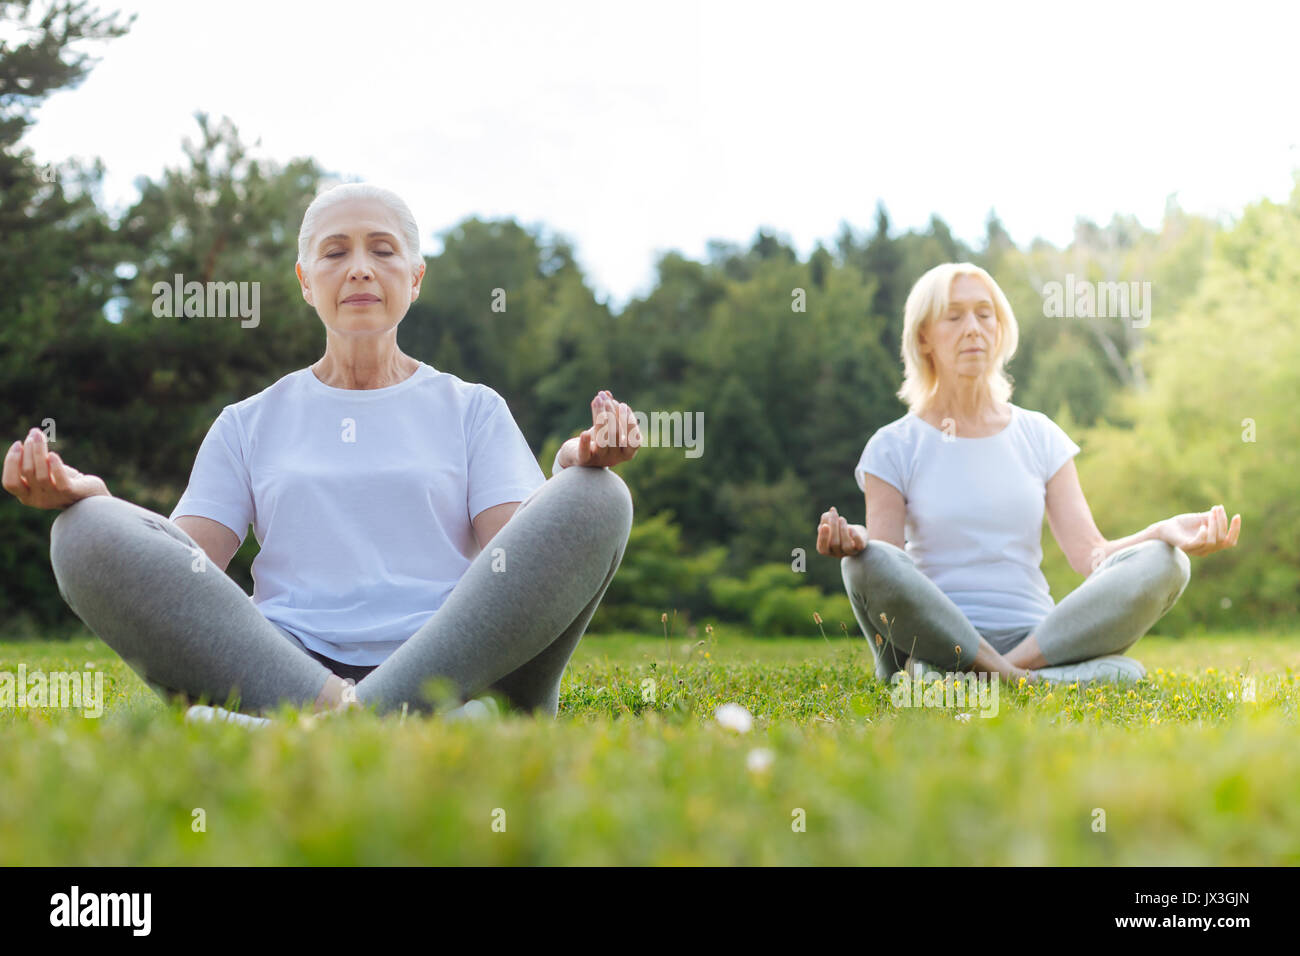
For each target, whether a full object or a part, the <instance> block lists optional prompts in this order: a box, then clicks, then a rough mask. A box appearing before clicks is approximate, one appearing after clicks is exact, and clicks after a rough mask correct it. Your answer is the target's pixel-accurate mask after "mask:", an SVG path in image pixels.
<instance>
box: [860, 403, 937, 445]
mask: <svg viewBox="0 0 1300 956" xmlns="http://www.w3.org/2000/svg"><path fill="white" fill-rule="evenodd" d="M922 425H924V422H922V421H921V420H920V419H919V418H917V417H916V416H915V415H913V414H911V413H910V412H909V413H908V414H906V415H904V416H902V417H901V418H896V419H894V420H893V421H892V422H890V423H889V424H887V425H881V426H880V427H879V428H877V429H876V431H875V433H874V434H872V436H871V437H870V438H869V439H867V448H869V449H873V450H874V449H876V448H893V447H910V446H911V445H914V444H915V443H916V441H917V439H918V437H920V435H921V429H920V427H919V426H922Z"/></svg>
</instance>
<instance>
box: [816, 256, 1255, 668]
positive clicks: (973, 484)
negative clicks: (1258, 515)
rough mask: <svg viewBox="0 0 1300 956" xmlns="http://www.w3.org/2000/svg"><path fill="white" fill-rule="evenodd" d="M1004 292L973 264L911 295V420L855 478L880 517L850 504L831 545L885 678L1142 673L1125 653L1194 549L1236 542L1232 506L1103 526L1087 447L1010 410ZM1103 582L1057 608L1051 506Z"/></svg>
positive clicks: (828, 523)
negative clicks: (1118, 533)
mask: <svg viewBox="0 0 1300 956" xmlns="http://www.w3.org/2000/svg"><path fill="white" fill-rule="evenodd" d="M1018 334H1019V333H1018V329H1017V326H1016V320H1015V315H1014V314H1013V313H1012V310H1011V306H1010V304H1009V303H1008V302H1007V299H1006V296H1005V295H1004V294H1003V292H1002V290H1001V289H1000V288H999V287H998V285H997V283H996V282H994V281H993V278H992V276H990V275H989V274H988V273H987V272H985V271H984V270H983V269H981V268H979V267H978V266H975V265H971V264H969V263H948V264H945V265H941V266H936V267H935V268H933V269H931V270H930V271H929V272H927V273H926V274H925V275H923V276H922V277H921V278H920V279H919V280H918V281H917V283H916V285H915V286H913V288H912V291H911V293H910V294H909V295H908V297H907V304H906V306H905V309H904V320H903V336H902V338H903V345H902V353H903V362H904V381H903V385H902V388H901V389H900V390H899V398H901V399H903V400H904V401H905V402H906V403H907V405H908V407H909V409H910V411H909V412H908V413H907V415H905V416H903V417H902V418H900V419H898V420H897V421H894V422H891V423H890V424H888V425H885V426H884V427H882V428H880V429H879V430H878V431H877V432H876V433H875V434H874V435H873V436H872V437H871V439H870V440H869V441H868V442H867V444H866V447H865V448H864V449H863V452H862V456H861V458H860V460H859V462H858V465H857V467H856V468H855V469H854V477H855V478H856V480H857V483H858V487H859V488H861V489H862V490H863V492H864V493H865V495H866V509H867V524H866V526H865V527H864V526H862V525H850V524H849V523H848V522H847V521H846V519H845V518H844V517H843V516H841V515H840V514H839V512H838V511H837V510H836V509H835V508H831V509H830V510H829V511H827V512H826V513H825V514H823V515H822V517H821V521H820V523H819V525H818V528H817V550H818V551H819V552H820V553H822V554H827V555H831V556H834V557H838V558H840V559H841V561H840V568H841V572H842V576H843V579H844V586H845V588H846V589H847V590H848V593H849V598H850V600H851V601H852V604H853V613H854V616H855V617H856V618H857V620H858V624H859V625H860V626H861V628H862V631H863V634H864V635H865V636H866V638H867V641H868V643H869V644H870V645H871V648H872V651H873V653H874V654H875V658H876V660H875V664H876V675H877V676H878V677H880V678H882V679H885V680H888V679H890V678H892V677H893V675H894V674H896V673H898V672H899V671H907V672H909V673H911V674H913V675H914V676H916V675H917V674H918V673H920V674H922V675H924V674H925V673H929V672H933V671H945V670H946V671H965V670H972V669H973V670H975V671H977V672H980V673H990V674H998V675H1000V676H1001V677H1003V678H1007V679H1019V678H1024V679H1025V680H1026V681H1027V682H1031V683H1032V682H1035V681H1038V680H1040V679H1041V680H1050V681H1066V682H1068V681H1091V680H1099V679H1103V680H1138V679H1140V678H1141V677H1143V676H1145V673H1146V671H1145V670H1144V669H1143V667H1142V665H1141V664H1140V663H1138V662H1137V661H1136V660H1133V659H1132V658H1130V657H1125V656H1122V653H1123V652H1124V651H1125V650H1127V649H1128V648H1129V647H1131V646H1132V645H1133V644H1134V643H1136V642H1137V640H1138V638H1140V637H1141V636H1142V635H1143V634H1145V633H1146V632H1147V631H1148V630H1149V629H1150V628H1151V626H1152V625H1153V624H1155V622H1156V621H1157V620H1159V619H1160V618H1161V617H1162V616H1163V615H1164V614H1165V613H1166V612H1167V611H1168V610H1169V609H1170V608H1171V607H1172V606H1173V605H1174V602H1175V601H1177V600H1178V598H1179V597H1180V596H1181V595H1182V593H1183V590H1184V589H1185V588H1186V587H1187V583H1188V580H1189V578H1190V574H1191V565H1190V561H1189V560H1188V555H1204V554H1210V553H1211V552H1213V551H1217V550H1219V549H1221V548H1230V547H1233V546H1235V545H1236V543H1237V536H1238V534H1239V533H1240V530H1241V516H1240V515H1235V516H1233V519H1232V522H1231V525H1229V523H1228V519H1227V513H1226V512H1225V511H1224V509H1223V506H1222V505H1216V506H1215V507H1213V508H1211V509H1210V510H1209V511H1205V512H1194V513H1189V514H1181V515H1176V516H1174V517H1172V518H1166V519H1164V520H1163V521H1157V522H1156V523H1154V524H1152V525H1150V526H1149V527H1147V528H1145V529H1143V530H1142V531H1139V532H1137V533H1136V534H1132V535H1129V536H1128V537H1125V538H1119V539H1117V540H1107V539H1106V538H1104V537H1103V536H1102V534H1101V532H1100V531H1098V530H1097V525H1096V524H1095V522H1094V521H1093V518H1092V513H1091V511H1090V510H1089V508H1088V503H1087V501H1086V500H1085V499H1084V496H1083V491H1082V489H1081V488H1080V486H1079V476H1078V472H1077V471H1076V470H1075V466H1074V460H1073V459H1074V456H1075V455H1076V454H1077V453H1078V452H1079V446H1078V445H1076V444H1075V443H1074V442H1073V441H1071V440H1070V437H1069V436H1068V435H1066V434H1065V432H1064V431H1062V430H1061V428H1060V427H1059V426H1057V425H1056V423H1054V422H1053V421H1052V420H1051V419H1049V418H1048V417H1047V416H1046V415H1044V414H1042V413H1041V412H1035V411H1031V410H1029V409H1026V408H1021V407H1019V406H1017V405H1013V404H1011V403H1010V401H1009V399H1010V397H1011V383H1010V381H1009V380H1008V379H1007V377H1006V375H1005V373H1004V372H1003V365H1004V364H1005V363H1006V361H1007V360H1009V359H1010V358H1011V356H1012V355H1013V354H1014V353H1015V350H1016V345H1017V341H1018ZM1044 510H1046V513H1047V520H1048V523H1049V525H1050V527H1051V529H1052V533H1053V535H1055V537H1056V541H1057V543H1058V544H1059V545H1060V546H1061V550H1062V551H1063V552H1064V553H1065V555H1066V557H1067V558H1068V559H1069V561H1070V566H1071V567H1072V568H1073V569H1074V570H1075V571H1076V572H1078V573H1079V574H1083V575H1087V580H1085V581H1084V582H1083V584H1081V585H1080V586H1079V587H1078V588H1076V589H1075V590H1074V591H1073V592H1071V593H1070V594H1069V595H1067V596H1066V597H1065V599H1064V600H1062V601H1061V603H1060V604H1059V605H1057V604H1054V603H1053V601H1052V597H1051V594H1050V592H1049V589H1048V586H1047V580H1046V578H1044V577H1043V573H1042V571H1041V570H1040V569H1039V564H1040V562H1041V561H1042V556H1043V555H1042V547H1041V538H1042V526H1043V513H1044Z"/></svg>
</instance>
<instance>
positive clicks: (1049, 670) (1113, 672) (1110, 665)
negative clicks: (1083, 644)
mask: <svg viewBox="0 0 1300 956" xmlns="http://www.w3.org/2000/svg"><path fill="white" fill-rule="evenodd" d="M1037 673H1038V676H1039V678H1041V679H1042V680H1045V681H1048V682H1050V683H1053V684H1073V683H1075V682H1078V683H1080V684H1089V683H1093V682H1094V681H1109V682H1111V683H1114V684H1119V683H1123V682H1125V681H1139V680H1141V679H1142V678H1144V677H1146V676H1147V671H1146V668H1145V667H1143V666H1142V664H1141V663H1140V662H1138V661H1135V660H1134V659H1133V658H1131V657H1123V656H1121V655H1119V654H1111V655H1109V656H1108V657H1096V658H1093V659H1092V660H1090V661H1079V662H1078V663H1077V664H1059V665H1057V666H1056V667H1040V668H1038V671H1037Z"/></svg>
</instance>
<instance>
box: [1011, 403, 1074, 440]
mask: <svg viewBox="0 0 1300 956" xmlns="http://www.w3.org/2000/svg"><path fill="white" fill-rule="evenodd" d="M1012 408H1014V409H1015V412H1016V415H1017V416H1018V417H1019V419H1020V422H1021V427H1022V428H1024V429H1025V430H1026V431H1028V432H1029V433H1030V434H1032V435H1034V436H1035V437H1036V438H1040V439H1041V438H1053V437H1056V436H1058V435H1065V430H1064V429H1063V428H1061V426H1060V425H1058V424H1056V422H1054V421H1052V419H1051V418H1049V417H1048V416H1047V415H1045V414H1044V413H1043V412H1039V411H1035V410H1034V409H1032V408H1022V407H1021V406H1019V405H1013V406H1012ZM1066 437H1067V438H1068V437H1069V436H1066Z"/></svg>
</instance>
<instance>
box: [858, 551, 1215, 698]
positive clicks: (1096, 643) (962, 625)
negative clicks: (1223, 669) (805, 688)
mask: <svg viewBox="0 0 1300 956" xmlns="http://www.w3.org/2000/svg"><path fill="white" fill-rule="evenodd" d="M840 571H841V575H842V577H843V579H844V586H845V589H846V590H847V591H848V594H849V599H850V601H851V602H852V604H853V613H854V616H855V617H856V618H857V620H858V624H859V626H860V627H861V628H862V632H863V634H864V636H866V638H867V641H868V644H869V645H870V646H871V649H872V653H873V654H874V655H875V660H876V676H877V677H879V678H881V679H882V680H888V679H889V678H890V677H891V676H892V675H893V674H894V672H896V671H898V670H901V669H902V668H903V665H904V664H905V662H906V660H907V658H908V656H915V657H917V658H919V659H922V660H925V661H928V662H930V663H932V664H934V665H936V666H938V667H943V668H946V669H949V670H954V671H956V670H968V669H974V670H977V671H982V672H988V673H997V674H1000V675H1002V676H1003V677H1007V678H1015V677H1020V676H1026V671H1027V669H1029V668H1037V667H1043V666H1047V665H1049V664H1066V663H1073V662H1075V661H1082V660H1089V659H1091V658H1094V657H1101V656H1105V655H1108V654H1119V653H1122V652H1123V651H1125V650H1127V649H1128V648H1129V647H1131V646H1132V645H1133V644H1134V643H1136V642H1137V640H1138V638H1140V637H1141V636H1142V635H1143V634H1145V633H1146V632H1147V631H1148V630H1150V629H1151V627H1152V625H1154V624H1155V622H1156V621H1158V620H1159V619H1160V618H1161V617H1162V616H1163V615H1164V614H1165V613H1166V612H1167V611H1168V610H1169V609H1170V608H1171V607H1173V605H1174V603H1175V602H1176V601H1177V600H1178V598H1179V597H1181V596H1182V593H1183V590H1184V589H1185V588H1186V587H1187V583H1188V581H1189V580H1190V576H1191V562H1190V561H1189V559H1188V557H1187V555H1186V554H1185V553H1184V552H1183V551H1181V550H1180V549H1178V548H1174V547H1172V546H1170V545H1168V544H1166V543H1165V542H1163V541H1144V542H1142V543H1141V544H1136V545H1133V546H1132V547H1129V548H1125V549H1123V550H1121V551H1117V552H1115V553H1114V554H1112V555H1110V557H1108V558H1107V559H1106V560H1105V561H1103V562H1102V563H1101V564H1100V565H1099V566H1098V567H1097V569H1096V570H1095V571H1094V572H1093V573H1092V574H1091V575H1090V576H1089V577H1088V579H1087V580H1086V581H1084V582H1083V584H1081V585H1079V587H1077V588H1075V589H1074V591H1072V592H1071V593H1070V594H1069V595H1067V596H1066V598H1065V599H1064V600H1063V601H1061V603H1060V604H1058V605H1057V606H1056V607H1055V608H1053V609H1052V611H1051V612H1050V613H1049V614H1048V615H1047V616H1046V617H1044V618H1043V620H1042V621H1041V622H1039V624H1038V625H1037V627H1035V628H1034V629H1033V631H1032V633H1030V634H1029V635H1028V636H1027V637H1026V638H1025V639H1024V640H1023V641H1022V642H1020V643H1019V644H1017V645H1016V646H1015V647H1013V648H1011V649H1010V650H1008V651H1007V653H1006V654H1005V655H1004V654H1001V653H999V652H998V651H997V650H996V649H995V648H994V647H993V645H992V644H990V643H989V642H988V640H986V639H985V638H984V636H982V635H981V634H980V632H979V631H978V630H976V628H975V627H974V626H973V625H972V624H971V623H970V621H968V620H967V619H966V616H965V615H964V614H962V612H961V610H960V609H959V608H958V607H957V605H956V604H954V603H953V602H952V600H951V599H950V598H949V597H948V596H947V595H946V594H944V593H943V592H942V591H940V590H939V588H938V586H937V585H935V583H934V582H933V581H931V580H930V579H929V578H927V577H926V576H925V575H924V574H922V573H921V572H920V570H918V569H917V567H916V565H915V563H914V562H913V561H912V559H911V558H910V557H908V555H907V554H906V552H904V551H903V550H901V549H900V548H897V547H895V546H894V545H892V544H889V543H888V542H885V541H877V540H873V541H869V542H868V543H867V547H866V548H865V549H864V550H862V551H860V552H858V553H857V554H856V555H853V556H852V557H848V558H842V559H841V561H840ZM881 614H884V615H885V617H886V619H887V621H888V622H889V623H886V622H885V621H882V620H881ZM878 638H879V639H878ZM1031 679H1032V677H1031Z"/></svg>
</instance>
